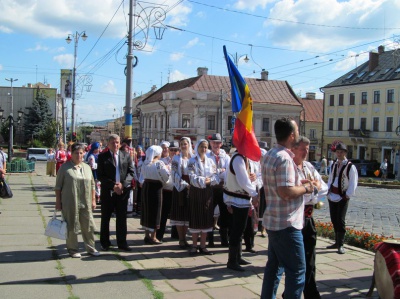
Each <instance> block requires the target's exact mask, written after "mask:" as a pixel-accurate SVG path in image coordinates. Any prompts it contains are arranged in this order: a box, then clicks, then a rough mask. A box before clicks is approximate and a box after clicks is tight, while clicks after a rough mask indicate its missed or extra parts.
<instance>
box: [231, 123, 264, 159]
mask: <svg viewBox="0 0 400 299" xmlns="http://www.w3.org/2000/svg"><path fill="white" fill-rule="evenodd" d="M232 141H233V144H234V146H235V147H236V149H237V151H238V153H240V154H242V155H245V156H246V157H247V158H249V159H250V160H253V161H260V153H261V152H260V147H259V146H258V142H257V139H256V135H255V134H254V129H253V130H252V131H251V132H249V131H248V130H247V128H246V126H245V124H243V123H242V122H241V121H240V119H238V118H237V119H236V122H235V130H234V131H233V136H232Z"/></svg>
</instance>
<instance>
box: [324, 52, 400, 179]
mask: <svg viewBox="0 0 400 299" xmlns="http://www.w3.org/2000/svg"><path fill="white" fill-rule="evenodd" d="M398 54H400V53H399V50H393V51H387V52H385V49H384V47H383V46H380V47H379V48H378V52H370V53H369V60H368V61H367V62H365V63H363V64H362V65H360V66H359V67H357V68H355V69H353V70H351V71H350V72H348V73H346V74H345V75H343V76H341V77H339V78H338V79H336V80H334V81H333V82H331V83H330V84H328V85H326V86H324V87H323V88H322V90H323V92H324V132H323V143H324V148H323V153H324V154H326V155H327V157H333V155H332V152H331V150H330V147H331V145H332V143H334V142H335V141H342V142H344V143H345V144H346V145H347V148H348V158H351V159H359V160H367V161H376V162H379V163H380V162H381V161H383V159H385V158H386V159H387V160H388V162H389V173H392V174H395V173H397V168H398V167H397V165H398V162H399V161H398V157H399V155H398V153H399V149H400V139H399V136H398V134H400V131H399V130H400V127H399V125H400V104H399V98H400V97H399V94H400V61H399V59H398V58H397V57H398ZM396 131H397V134H396Z"/></svg>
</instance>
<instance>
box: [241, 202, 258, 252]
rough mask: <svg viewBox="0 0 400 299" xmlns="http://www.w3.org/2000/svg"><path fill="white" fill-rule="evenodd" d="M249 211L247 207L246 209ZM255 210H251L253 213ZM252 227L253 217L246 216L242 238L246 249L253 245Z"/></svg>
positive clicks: (253, 233)
mask: <svg viewBox="0 0 400 299" xmlns="http://www.w3.org/2000/svg"><path fill="white" fill-rule="evenodd" d="M247 211H249V209H247ZM255 212H256V211H255V210H253V213H255ZM254 235H255V232H254V227H253V219H252V217H247V221H246V227H245V230H244V234H243V238H244V244H245V245H246V249H252V248H253V247H254Z"/></svg>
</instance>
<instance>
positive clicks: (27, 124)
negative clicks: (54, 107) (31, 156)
mask: <svg viewBox="0 0 400 299" xmlns="http://www.w3.org/2000/svg"><path fill="white" fill-rule="evenodd" d="M27 110H28V112H27V113H25V115H24V118H25V121H24V134H25V138H26V139H27V140H32V141H33V139H37V140H39V141H40V142H41V143H42V144H44V145H45V146H49V147H51V146H53V145H54V144H55V143H56V132H57V126H58V124H57V123H56V122H55V120H54V119H53V116H52V112H51V110H50V106H49V103H48V98H47V96H46V95H45V93H43V92H42V91H41V90H40V88H39V87H38V88H37V90H36V96H35V98H34V99H33V101H32V106H31V107H28V108H27Z"/></svg>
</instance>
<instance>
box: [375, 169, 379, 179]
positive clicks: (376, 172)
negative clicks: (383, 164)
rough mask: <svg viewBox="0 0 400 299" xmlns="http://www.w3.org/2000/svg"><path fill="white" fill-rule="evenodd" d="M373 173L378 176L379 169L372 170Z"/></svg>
mask: <svg viewBox="0 0 400 299" xmlns="http://www.w3.org/2000/svg"><path fill="white" fill-rule="evenodd" d="M374 174H375V176H377V177H378V176H379V174H380V171H379V169H377V170H375V171H374Z"/></svg>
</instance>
